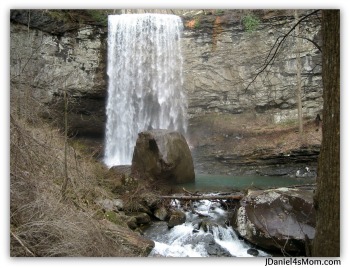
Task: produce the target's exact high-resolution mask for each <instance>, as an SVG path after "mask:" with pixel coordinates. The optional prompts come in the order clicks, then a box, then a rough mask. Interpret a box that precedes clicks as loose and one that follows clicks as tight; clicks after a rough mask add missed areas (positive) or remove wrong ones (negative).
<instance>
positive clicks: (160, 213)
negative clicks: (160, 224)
mask: <svg viewBox="0 0 350 268" xmlns="http://www.w3.org/2000/svg"><path fill="white" fill-rule="evenodd" d="M153 215H154V216H155V217H156V218H157V219H159V220H161V221H164V220H165V219H166V217H167V216H168V211H167V209H166V208H165V207H163V206H161V207H160V208H157V209H156V210H155V211H154V214H153Z"/></svg>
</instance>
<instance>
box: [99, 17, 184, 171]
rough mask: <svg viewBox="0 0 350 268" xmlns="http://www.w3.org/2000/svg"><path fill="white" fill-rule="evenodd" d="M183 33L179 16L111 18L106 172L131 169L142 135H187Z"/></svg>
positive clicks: (109, 19)
mask: <svg viewBox="0 0 350 268" xmlns="http://www.w3.org/2000/svg"><path fill="white" fill-rule="evenodd" d="M182 28H183V25H182V21H181V19H180V17H178V16H175V15H165V14H123V15H110V16H108V65H107V75H108V100H107V107H106V110H107V111H106V113H107V123H106V137H105V157H104V162H105V164H106V165H107V166H114V165H128V164H130V163H131V160H132V154H133V150H134V146H135V142H136V139H137V134H138V133H139V132H142V131H145V130H149V129H159V128H161V129H170V130H176V131H179V132H181V133H183V134H186V128H187V123H186V116H185V114H186V109H187V101H186V96H185V94H184V92H183V90H182V84H183V78H182V56H181V48H180V38H181V32H182Z"/></svg>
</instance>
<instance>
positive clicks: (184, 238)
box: [144, 200, 270, 257]
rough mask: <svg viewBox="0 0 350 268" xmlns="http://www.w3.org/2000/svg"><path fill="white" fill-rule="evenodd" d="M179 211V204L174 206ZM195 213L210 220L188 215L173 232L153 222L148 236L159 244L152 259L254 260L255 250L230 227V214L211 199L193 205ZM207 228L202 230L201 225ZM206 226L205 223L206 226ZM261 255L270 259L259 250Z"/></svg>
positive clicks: (188, 213)
mask: <svg viewBox="0 0 350 268" xmlns="http://www.w3.org/2000/svg"><path fill="white" fill-rule="evenodd" d="M173 205H174V206H175V207H176V206H177V207H178V208H180V207H179V205H178V203H177V202H175V203H174V204H173ZM193 205H194V207H195V210H196V211H197V212H199V213H200V214H202V215H206V216H207V217H205V218H203V217H200V216H198V215H197V214H193V213H192V212H186V222H185V223H184V224H181V225H177V226H175V227H173V228H171V229H168V226H167V224H166V223H165V222H157V223H153V225H152V226H151V227H150V228H148V229H147V230H146V231H145V233H144V236H146V237H147V238H149V239H152V240H153V241H154V242H155V247H154V249H153V250H152V252H151V253H150V255H149V256H150V257H157V256H161V257H213V256H215V257H252V255H250V254H248V250H249V249H250V248H251V246H250V245H248V244H247V243H246V242H244V241H243V240H241V239H239V238H238V236H237V235H236V233H235V232H234V231H233V229H232V227H231V226H226V225H225V221H227V217H228V216H227V211H226V210H224V209H223V208H222V207H221V205H220V204H218V203H215V202H211V201H208V200H203V201H198V202H194V203H193ZM203 221H204V222H206V227H204V228H203V226H202V227H200V224H201V222H203ZM202 225H203V223H202ZM257 252H258V254H259V255H258V256H262V257H267V256H270V255H269V254H267V253H266V252H264V251H261V250H257Z"/></svg>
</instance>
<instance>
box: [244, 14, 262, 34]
mask: <svg viewBox="0 0 350 268" xmlns="http://www.w3.org/2000/svg"><path fill="white" fill-rule="evenodd" d="M242 22H243V26H244V30H245V31H246V32H248V33H252V32H254V31H255V30H256V29H257V28H258V26H259V24H260V20H259V18H258V17H256V16H255V15H253V14H248V15H246V16H244V17H243V19H242Z"/></svg>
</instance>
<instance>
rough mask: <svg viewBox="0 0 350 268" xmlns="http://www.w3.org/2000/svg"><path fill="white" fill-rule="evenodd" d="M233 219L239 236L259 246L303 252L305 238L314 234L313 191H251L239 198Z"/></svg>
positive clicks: (309, 237) (294, 252) (282, 189)
mask: <svg viewBox="0 0 350 268" xmlns="http://www.w3.org/2000/svg"><path fill="white" fill-rule="evenodd" d="M232 223H233V227H234V228H235V230H236V231H237V232H238V234H239V235H240V236H241V237H243V238H245V239H246V240H248V241H249V242H251V243H253V244H255V245H257V246H259V247H261V248H264V249H266V250H278V251H284V252H290V253H293V254H304V252H305V246H306V245H305V243H306V242H305V240H306V241H308V240H310V241H312V239H313V238H314V236H315V225H316V218H315V209H314V206H313V191H312V190H299V189H288V188H279V189H272V190H265V191H250V192H249V193H248V194H247V196H246V197H244V198H243V199H242V200H241V203H240V207H239V208H238V209H237V210H236V212H235V213H234V216H233V219H232ZM306 237H307V238H308V239H307V238H306Z"/></svg>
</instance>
